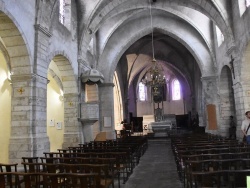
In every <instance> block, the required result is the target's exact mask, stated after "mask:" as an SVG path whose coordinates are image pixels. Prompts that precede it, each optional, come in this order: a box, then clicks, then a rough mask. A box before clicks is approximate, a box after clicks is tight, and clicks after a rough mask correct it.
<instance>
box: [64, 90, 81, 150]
mask: <svg viewBox="0 0 250 188" xmlns="http://www.w3.org/2000/svg"><path fill="white" fill-rule="evenodd" d="M64 100H65V103H64V139H63V140H64V141H63V146H62V147H63V148H67V147H69V146H78V144H79V133H80V131H81V130H80V122H79V121H78V94H72V93H68V94H64Z"/></svg>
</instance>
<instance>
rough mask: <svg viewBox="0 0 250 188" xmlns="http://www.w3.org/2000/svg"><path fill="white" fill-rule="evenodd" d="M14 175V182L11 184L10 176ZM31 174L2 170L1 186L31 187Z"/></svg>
mask: <svg viewBox="0 0 250 188" xmlns="http://www.w3.org/2000/svg"><path fill="white" fill-rule="evenodd" d="M9 176H12V177H14V180H15V181H13V182H12V184H9V181H8V177H9ZM30 177H31V174H28V173H22V172H0V188H22V187H25V188H31V187H32V186H31V182H30Z"/></svg>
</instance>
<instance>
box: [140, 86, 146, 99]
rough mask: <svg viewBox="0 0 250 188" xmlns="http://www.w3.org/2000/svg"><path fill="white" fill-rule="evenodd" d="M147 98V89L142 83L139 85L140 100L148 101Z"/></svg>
mask: <svg viewBox="0 0 250 188" xmlns="http://www.w3.org/2000/svg"><path fill="white" fill-rule="evenodd" d="M146 97H147V87H146V86H145V85H144V84H143V83H142V82H140V83H139V100H140V101H146Z"/></svg>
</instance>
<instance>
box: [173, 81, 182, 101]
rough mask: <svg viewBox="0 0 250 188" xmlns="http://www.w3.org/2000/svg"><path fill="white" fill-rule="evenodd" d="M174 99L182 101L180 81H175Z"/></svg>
mask: <svg viewBox="0 0 250 188" xmlns="http://www.w3.org/2000/svg"><path fill="white" fill-rule="evenodd" d="M172 99H173V100H180V99H181V86H180V82H179V81H178V80H176V79H175V80H173V82H172Z"/></svg>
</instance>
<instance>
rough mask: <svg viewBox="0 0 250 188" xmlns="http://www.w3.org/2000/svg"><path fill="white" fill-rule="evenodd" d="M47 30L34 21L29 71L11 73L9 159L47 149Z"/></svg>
mask: <svg viewBox="0 0 250 188" xmlns="http://www.w3.org/2000/svg"><path fill="white" fill-rule="evenodd" d="M50 37H51V33H50V32H49V31H48V30H47V29H46V28H45V27H42V26H41V25H35V47H34V48H35V49H34V62H33V70H32V71H33V73H32V74H30V75H27V74H25V73H24V74H19V75H15V73H14V75H12V76H11V79H12V84H13V97H12V127H11V138H10V147H9V148H10V150H9V158H10V162H19V163H20V160H21V157H33V156H42V155H43V152H45V151H49V150H50V144H49V139H48V136H47V121H46V119H47V115H46V112H47V83H48V79H47V69H48V64H49V62H48V60H47V53H48V52H47V49H48V48H49V40H50Z"/></svg>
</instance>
